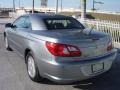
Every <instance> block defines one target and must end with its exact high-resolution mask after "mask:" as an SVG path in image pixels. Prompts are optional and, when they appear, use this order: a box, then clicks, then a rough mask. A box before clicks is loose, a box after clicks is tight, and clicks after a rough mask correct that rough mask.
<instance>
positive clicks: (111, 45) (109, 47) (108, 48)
mask: <svg viewBox="0 0 120 90" xmlns="http://www.w3.org/2000/svg"><path fill="white" fill-rule="evenodd" d="M112 49H113V44H112V42H109V43H108V45H107V51H110V50H112Z"/></svg>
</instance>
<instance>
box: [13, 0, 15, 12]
mask: <svg viewBox="0 0 120 90" xmlns="http://www.w3.org/2000/svg"><path fill="white" fill-rule="evenodd" d="M13 12H15V0H13Z"/></svg>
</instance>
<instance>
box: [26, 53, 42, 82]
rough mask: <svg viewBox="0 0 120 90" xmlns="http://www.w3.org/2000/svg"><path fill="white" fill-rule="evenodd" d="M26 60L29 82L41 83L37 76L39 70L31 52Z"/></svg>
mask: <svg viewBox="0 0 120 90" xmlns="http://www.w3.org/2000/svg"><path fill="white" fill-rule="evenodd" d="M26 60H27V72H28V75H29V77H30V78H31V80H32V81H35V82H38V81H41V80H42V78H41V77H40V75H39V70H38V68H37V65H36V63H35V59H34V56H33V54H32V53H31V52H29V53H28V54H27V57H26Z"/></svg>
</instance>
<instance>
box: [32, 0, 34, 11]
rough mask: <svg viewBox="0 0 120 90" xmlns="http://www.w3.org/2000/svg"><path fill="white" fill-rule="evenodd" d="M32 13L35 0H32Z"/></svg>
mask: <svg viewBox="0 0 120 90" xmlns="http://www.w3.org/2000/svg"><path fill="white" fill-rule="evenodd" d="M32 13H34V0H33V1H32Z"/></svg>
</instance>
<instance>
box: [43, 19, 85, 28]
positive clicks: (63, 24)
mask: <svg viewBox="0 0 120 90" xmlns="http://www.w3.org/2000/svg"><path fill="white" fill-rule="evenodd" d="M44 23H45V24H46V27H47V29H48V30H56V29H84V26H83V25H82V24H81V23H80V22H79V21H77V20H76V19H74V18H46V19H44Z"/></svg>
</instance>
